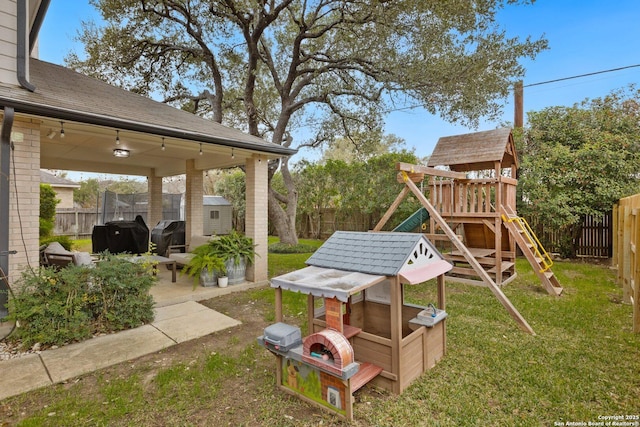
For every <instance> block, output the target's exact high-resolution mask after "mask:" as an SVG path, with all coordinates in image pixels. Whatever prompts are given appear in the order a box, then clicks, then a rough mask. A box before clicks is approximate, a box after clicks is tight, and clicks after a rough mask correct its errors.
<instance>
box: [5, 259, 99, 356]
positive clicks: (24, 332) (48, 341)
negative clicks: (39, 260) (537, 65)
mask: <svg viewBox="0 0 640 427" xmlns="http://www.w3.org/2000/svg"><path fill="white" fill-rule="evenodd" d="M86 279H87V278H86V275H85V274H84V272H83V271H82V270H81V269H79V268H77V267H69V268H63V269H61V270H60V271H59V272H56V271H54V270H53V269H49V268H46V269H42V270H41V271H40V272H38V273H33V272H31V271H26V272H24V273H23V274H22V277H21V279H20V280H19V281H18V285H17V286H16V288H17V289H18V291H17V292H15V296H14V297H13V298H11V299H10V300H9V319H11V320H14V321H16V322H17V323H18V327H17V328H16V329H15V331H14V333H13V334H12V335H11V338H15V339H20V340H22V345H23V347H24V348H30V347H31V346H33V345H34V344H35V343H41V344H42V345H44V346H49V345H60V344H64V343H67V342H73V341H80V340H83V339H86V338H88V337H90V336H91V329H90V327H89V321H88V320H89V318H90V316H89V312H88V311H87V310H86V309H85V308H86V307H85V306H86V302H85V297H86V295H87V282H86Z"/></svg>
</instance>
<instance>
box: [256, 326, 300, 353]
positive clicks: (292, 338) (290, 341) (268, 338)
mask: <svg viewBox="0 0 640 427" xmlns="http://www.w3.org/2000/svg"><path fill="white" fill-rule="evenodd" d="M301 337H302V335H301V334H300V328H298V327H297V326H293V325H288V324H286V323H282V322H278V323H274V324H273V325H270V326H267V327H266V328H265V329H264V336H263V337H262V340H263V341H264V346H265V347H267V348H268V349H269V350H275V351H278V352H281V353H286V352H287V351H289V350H291V349H292V348H294V347H298V346H299V345H301V344H302V338H301Z"/></svg>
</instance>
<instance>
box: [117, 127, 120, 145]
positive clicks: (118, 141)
mask: <svg viewBox="0 0 640 427" xmlns="http://www.w3.org/2000/svg"><path fill="white" fill-rule="evenodd" d="M117 144H120V131H119V130H118V129H116V145H117Z"/></svg>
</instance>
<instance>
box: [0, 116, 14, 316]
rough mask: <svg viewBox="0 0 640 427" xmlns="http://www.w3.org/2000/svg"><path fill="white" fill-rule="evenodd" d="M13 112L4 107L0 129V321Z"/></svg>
mask: <svg viewBox="0 0 640 427" xmlns="http://www.w3.org/2000/svg"><path fill="white" fill-rule="evenodd" d="M13 117H14V110H13V108H11V107H4V117H3V118H2V128H1V129H0V319H4V318H5V317H6V316H7V314H9V310H8V308H7V302H8V301H9V277H8V276H9V254H10V252H9V177H10V173H11V170H10V167H11V164H10V161H9V160H10V157H11V129H12V128H13Z"/></svg>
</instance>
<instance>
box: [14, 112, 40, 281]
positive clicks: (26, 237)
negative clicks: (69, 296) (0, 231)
mask: <svg viewBox="0 0 640 427" xmlns="http://www.w3.org/2000/svg"><path fill="white" fill-rule="evenodd" d="M11 141H12V142H13V150H12V152H11V180H12V183H11V185H10V192H9V197H10V203H9V209H10V214H9V216H10V219H9V249H10V250H16V251H17V253H16V254H15V255H11V256H10V257H9V283H13V282H15V280H16V279H17V278H18V277H19V276H20V273H21V272H22V270H24V269H25V268H27V267H28V266H31V267H33V268H37V267H38V260H39V259H38V245H39V227H40V121H39V120H36V119H28V118H16V119H15V121H14V123H13V131H12V133H11ZM14 168H15V177H16V178H15V181H14V179H13V177H14ZM16 189H17V194H16Z"/></svg>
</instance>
